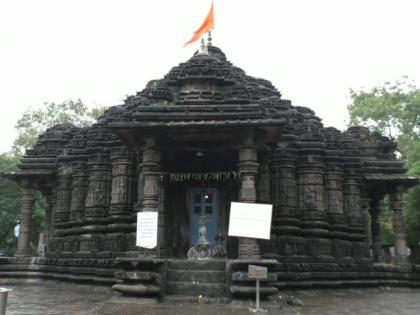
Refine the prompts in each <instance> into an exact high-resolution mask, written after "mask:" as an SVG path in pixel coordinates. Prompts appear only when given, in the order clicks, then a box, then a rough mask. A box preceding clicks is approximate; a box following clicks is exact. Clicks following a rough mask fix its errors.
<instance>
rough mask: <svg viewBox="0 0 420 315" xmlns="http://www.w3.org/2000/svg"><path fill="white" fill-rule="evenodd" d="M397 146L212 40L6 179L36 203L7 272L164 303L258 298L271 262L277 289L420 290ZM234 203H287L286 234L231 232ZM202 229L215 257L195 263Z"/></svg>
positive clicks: (279, 209) (277, 206)
mask: <svg viewBox="0 0 420 315" xmlns="http://www.w3.org/2000/svg"><path fill="white" fill-rule="evenodd" d="M395 150H396V144H395V143H394V142H392V141H391V140H389V139H388V138H386V137H384V136H382V135H379V134H373V133H370V132H369V131H368V130H367V129H366V128H363V127H351V128H349V129H348V130H347V131H345V132H341V131H339V130H337V129H334V128H326V127H324V126H323V125H322V123H321V119H320V118H318V117H317V116H315V114H314V112H313V111H312V110H310V109H309V108H306V107H300V106H293V105H292V104H291V102H290V101H289V100H285V99H282V98H281V93H280V92H279V91H278V90H277V89H276V88H275V87H274V86H273V85H272V84H271V83H270V82H269V81H267V80H264V79H258V78H254V77H251V76H249V75H247V74H246V73H245V72H244V71H243V70H242V69H240V68H238V67H236V66H234V65H232V63H230V62H229V61H228V60H227V59H226V57H225V54H224V53H223V52H222V51H221V50H220V49H219V48H217V47H215V46H213V45H211V44H208V47H207V51H206V50H204V51H203V52H200V53H196V54H195V55H194V56H193V57H192V58H191V59H189V60H188V61H187V62H185V63H181V64H179V65H178V66H175V67H174V68H172V69H171V70H170V71H169V72H168V74H167V75H166V76H165V77H164V78H163V79H161V80H153V81H150V82H149V83H148V84H147V86H146V88H145V89H144V90H143V91H141V92H138V93H137V94H136V95H133V96H129V97H128V98H127V99H126V100H125V102H124V104H122V105H119V106H114V107H110V108H109V109H108V110H107V111H106V112H105V114H104V115H103V117H102V118H100V119H99V120H98V121H97V123H95V124H94V125H92V126H91V127H89V128H77V127H74V126H72V125H57V126H54V127H52V128H50V129H48V130H47V131H46V132H45V133H44V134H42V135H41V136H40V137H39V140H38V142H37V144H36V145H35V147H34V148H33V149H32V150H28V151H27V152H26V155H25V156H24V157H23V159H22V161H21V164H20V166H19V171H18V172H16V173H12V174H4V175H3V176H6V177H8V178H11V179H13V180H14V181H16V182H18V183H19V185H20V186H21V187H22V209H21V236H20V238H19V242H18V249H17V252H16V257H15V258H9V259H8V260H7V262H6V261H5V260H2V261H0V274H1V272H2V270H3V269H2V266H3V267H4V266H5V265H9V267H8V268H9V270H10V269H13V268H14V267H10V266H21V267H20V269H19V268H18V267H16V268H17V269H16V270H20V271H19V272H23V273H24V271H22V268H23V267H22V266H26V267H25V268H27V272H28V276H29V274H30V271H34V269H33V268H34V267H33V266H34V265H35V266H36V271H37V273H38V274H37V276H39V277H46V278H48V277H50V278H55V279H70V280H76V281H77V280H82V281H91V282H94V283H102V284H111V285H113V288H114V289H115V290H116V291H119V292H122V293H123V294H129V295H137V296H160V297H163V296H169V295H171V294H181V292H182V294H195V293H200V294H203V295H207V296H211V297H217V296H219V297H220V296H221V297H225V298H231V297H236V296H238V297H240V296H246V295H247V294H253V292H254V291H253V290H254V289H253V288H254V283H253V282H250V281H249V280H248V279H247V272H246V271H247V266H248V264H249V263H254V264H259V265H265V266H268V268H269V279H268V280H267V281H266V282H264V284H263V286H262V294H265V295H269V294H272V293H275V292H277V290H278V289H281V288H284V287H307V286H311V285H329V284H332V285H334V284H335V285H337V283H341V284H346V283H351V284H372V283H378V284H381V283H382V284H383V283H397V282H398V281H399V282H400V283H404V281H406V282H408V281H411V280H410V279H414V280H416V279H417V280H416V281H419V274H418V273H417V270H418V268H417V267H416V266H415V265H410V264H409V263H408V261H407V250H406V241H405V232H404V225H403V220H402V208H403V204H402V194H403V192H404V191H405V190H406V189H407V188H409V187H411V186H413V185H415V184H417V183H418V180H417V179H416V178H412V177H408V176H407V175H406V169H405V168H404V165H403V162H402V161H400V160H398V159H397V158H396V156H395ZM36 191H40V192H41V193H42V195H43V196H44V197H45V199H46V201H47V204H48V207H47V213H46V221H45V232H44V238H45V244H46V248H47V251H46V257H43V258H37V259H34V260H31V262H32V265H29V264H28V262H29V260H28V259H26V258H24V257H28V256H31V255H32V252H31V249H30V244H29V233H30V229H31V215H32V211H33V202H34V193H35V192H36ZM385 195H390V198H391V201H392V208H393V211H394V230H395V241H394V246H395V257H394V262H393V264H392V265H390V264H384V263H383V262H384V255H383V252H382V246H381V243H380V237H379V232H380V226H379V223H378V215H379V211H380V204H381V201H382V199H383V198H384V196H385ZM232 201H242V202H251V203H253V202H258V203H270V204H273V220H272V229H271V240H269V241H260V240H258V241H257V240H254V239H245V238H231V237H228V236H227V230H228V218H229V208H230V202H232ZM141 211H155V212H157V213H158V220H159V223H158V245H157V247H156V248H154V249H144V248H139V247H137V246H136V216H137V212H141ZM203 217H205V218H206V220H205V221H202V219H203ZM369 218H370V219H369ZM200 220H201V221H200ZM202 222H205V223H202ZM369 222H370V228H369V226H368V224H369ZM203 224H204V225H205V228H206V235H205V237H206V238H207V240H208V243H209V244H210V247H211V249H212V251H211V254H210V255H209V256H208V257H207V256H206V258H207V259H201V260H200V259H197V257H196V258H195V259H191V257H190V259H188V257H187V253H188V252H189V249H190V248H192V247H194V246H195V244H196V243H197V241H198V238H199V233H201V232H200V231H199V230H200V225H201V226H203ZM249 228H250V229H252V226H250V227H249ZM369 231H370V232H369ZM200 237H201V238H202V237H203V235H201V234H200ZM31 266H32V267H31ZM58 267H59V268H58ZM25 268H23V269H25ZM3 271H4V270H3ZM302 271H304V273H303V274H302ZM186 272H187V273H188V274H189V275H188V274H186ZM33 274H34V272H32V275H33ZM191 275H193V276H194V275H195V276H196V277H197V278H196V280H197V279H199V280H197V283H199V282H200V281H201V283H199V285H198V284H197V283H196V282H195V281H194V283H193V282H192V280H194V279H192V278H194V277H192V278H191ZM200 277H202V278H200ZM387 281H388V282H387ZM210 284H211V285H210Z"/></svg>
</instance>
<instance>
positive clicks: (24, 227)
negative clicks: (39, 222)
mask: <svg viewBox="0 0 420 315" xmlns="http://www.w3.org/2000/svg"><path fill="white" fill-rule="evenodd" d="M34 193H35V192H34V189H33V188H31V187H22V197H21V210H20V235H19V239H18V244H17V249H16V253H15V256H16V257H28V256H31V255H32V251H31V244H30V232H31V223H32V211H33V205H34Z"/></svg>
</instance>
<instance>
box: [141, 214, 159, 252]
mask: <svg viewBox="0 0 420 315" xmlns="http://www.w3.org/2000/svg"><path fill="white" fill-rule="evenodd" d="M157 229H158V213H157V212H154V211H153V212H152V211H146V212H137V238H136V245H137V246H140V247H143V248H148V249H152V248H155V247H156V245H157Z"/></svg>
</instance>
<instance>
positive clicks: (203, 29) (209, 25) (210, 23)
mask: <svg viewBox="0 0 420 315" xmlns="http://www.w3.org/2000/svg"><path fill="white" fill-rule="evenodd" d="M212 29H214V14H213V2H212V3H211V7H210V11H209V13H208V14H207V16H206V18H205V19H204V21H203V23H202V24H201V26H200V27H199V28H198V30H196V31H195V32H194V35H193V37H192V38H191V39H190V40H189V41H188V42H186V43H185V44H184V47H185V46H187V45H188V44H191V43H193V42H195V41H196V40H199V39H200V37H201V35H203V34H204V33H207V32H210V31H211V30H212Z"/></svg>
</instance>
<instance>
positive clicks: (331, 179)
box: [324, 128, 351, 260]
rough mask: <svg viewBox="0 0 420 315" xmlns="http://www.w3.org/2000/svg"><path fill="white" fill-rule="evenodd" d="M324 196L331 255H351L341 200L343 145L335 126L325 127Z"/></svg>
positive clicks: (340, 257) (336, 256) (341, 258)
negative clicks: (329, 227)
mask: <svg viewBox="0 0 420 315" xmlns="http://www.w3.org/2000/svg"><path fill="white" fill-rule="evenodd" d="M324 132H325V139H326V144H327V148H326V151H325V153H326V154H325V166H326V169H325V177H324V181H325V193H326V194H325V196H326V200H325V202H326V208H327V211H328V218H329V222H330V224H331V234H330V235H331V239H332V255H333V256H334V257H335V258H337V259H339V260H344V259H349V258H350V257H351V243H350V242H349V241H348V239H349V230H348V224H347V218H346V216H345V214H344V201H343V176H344V172H343V147H342V144H341V133H340V131H339V130H337V129H335V128H326V129H325V131H324Z"/></svg>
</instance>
